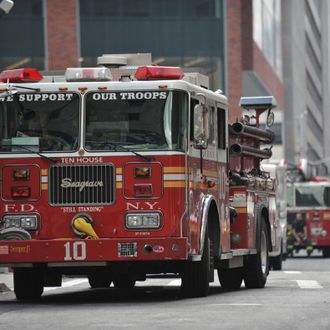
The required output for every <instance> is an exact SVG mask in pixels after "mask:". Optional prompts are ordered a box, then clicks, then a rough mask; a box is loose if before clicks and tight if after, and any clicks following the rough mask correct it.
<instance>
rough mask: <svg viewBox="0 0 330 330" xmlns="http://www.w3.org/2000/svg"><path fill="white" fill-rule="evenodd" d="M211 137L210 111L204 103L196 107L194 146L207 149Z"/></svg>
mask: <svg viewBox="0 0 330 330" xmlns="http://www.w3.org/2000/svg"><path fill="white" fill-rule="evenodd" d="M208 139H209V112H208V109H207V107H206V106H205V105H204V104H197V105H195V107H194V147H195V148H196V149H206V148H207V144H208Z"/></svg>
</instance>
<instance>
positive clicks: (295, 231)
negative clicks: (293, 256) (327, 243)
mask: <svg viewBox="0 0 330 330" xmlns="http://www.w3.org/2000/svg"><path fill="white" fill-rule="evenodd" d="M291 235H292V237H291V240H293V241H294V245H295V248H296V249H298V250H299V248H301V247H303V248H305V249H306V252H307V255H308V256H310V255H311V253H312V252H313V245H312V242H311V239H310V238H309V237H308V232H307V223H306V219H305V218H304V217H303V214H302V213H300V212H297V213H296V218H295V220H294V222H293V224H292V227H291ZM291 243H292V242H291Z"/></svg>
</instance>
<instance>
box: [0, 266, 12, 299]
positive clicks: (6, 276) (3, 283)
mask: <svg viewBox="0 0 330 330" xmlns="http://www.w3.org/2000/svg"><path fill="white" fill-rule="evenodd" d="M13 287H14V285H13V273H11V272H8V269H7V268H0V293H1V292H8V291H11V290H13Z"/></svg>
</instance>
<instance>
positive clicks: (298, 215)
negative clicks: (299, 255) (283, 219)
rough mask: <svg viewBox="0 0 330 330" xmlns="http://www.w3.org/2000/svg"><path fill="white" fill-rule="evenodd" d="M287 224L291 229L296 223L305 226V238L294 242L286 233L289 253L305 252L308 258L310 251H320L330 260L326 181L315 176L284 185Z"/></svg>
mask: <svg viewBox="0 0 330 330" xmlns="http://www.w3.org/2000/svg"><path fill="white" fill-rule="evenodd" d="M288 192H289V195H288V197H289V198H288V208H287V210H288V224H289V229H290V228H292V227H293V228H295V227H296V226H297V222H298V221H300V222H303V225H304V226H305V227H306V231H305V232H306V237H303V236H304V235H303V234H302V235H301V236H302V237H299V240H297V239H296V238H295V237H294V236H293V235H292V230H291V229H290V230H289V232H288V240H289V242H288V246H289V250H290V251H291V254H293V251H297V252H298V251H299V250H306V252H307V255H308V256H310V255H311V254H312V252H313V250H315V249H318V250H320V251H322V253H323V256H324V257H325V258H330V181H329V179H328V178H325V177H315V178H311V179H310V180H305V181H298V180H297V181H293V182H289V183H288Z"/></svg>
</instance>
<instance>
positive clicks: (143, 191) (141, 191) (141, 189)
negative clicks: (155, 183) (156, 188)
mask: <svg viewBox="0 0 330 330" xmlns="http://www.w3.org/2000/svg"><path fill="white" fill-rule="evenodd" d="M134 195H135V196H136V197H141V196H152V185H151V184H135V185H134Z"/></svg>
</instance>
